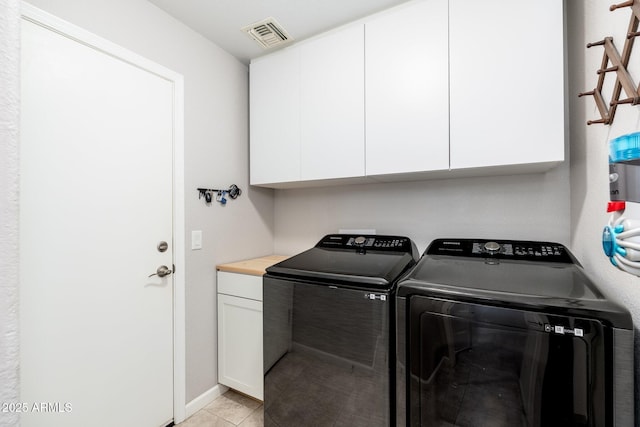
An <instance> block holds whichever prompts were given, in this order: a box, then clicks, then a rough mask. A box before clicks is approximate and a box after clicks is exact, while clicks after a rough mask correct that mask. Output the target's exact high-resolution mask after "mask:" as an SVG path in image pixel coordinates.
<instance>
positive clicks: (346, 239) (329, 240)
mask: <svg viewBox="0 0 640 427" xmlns="http://www.w3.org/2000/svg"><path fill="white" fill-rule="evenodd" d="M316 247H321V248H340V249H366V250H380V251H393V252H408V253H412V252H413V248H414V245H413V242H412V241H411V239H409V238H408V237H403V236H382V235H380V236H378V235H376V236H371V235H367V236H360V235H355V234H329V235H327V236H325V237H324V238H323V239H322V240H321V241H320V242H318V244H317V245H316Z"/></svg>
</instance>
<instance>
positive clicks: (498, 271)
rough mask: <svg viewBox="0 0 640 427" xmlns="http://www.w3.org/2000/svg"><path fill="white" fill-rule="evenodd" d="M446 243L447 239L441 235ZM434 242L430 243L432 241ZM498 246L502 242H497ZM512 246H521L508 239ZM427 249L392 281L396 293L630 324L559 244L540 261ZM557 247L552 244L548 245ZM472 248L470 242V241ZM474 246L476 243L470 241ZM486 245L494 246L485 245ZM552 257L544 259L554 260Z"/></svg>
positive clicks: (504, 254) (628, 315) (625, 312)
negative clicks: (397, 280)
mask: <svg viewBox="0 0 640 427" xmlns="http://www.w3.org/2000/svg"><path fill="white" fill-rule="evenodd" d="M447 241H451V239H447ZM434 243H435V242H434ZM498 243H500V245H501V246H502V247H504V246H505V241H498ZM511 243H512V244H513V247H515V246H518V247H522V245H520V244H519V243H540V244H542V243H543V242H511ZM433 245H434V244H433V243H432V245H431V246H430V247H429V249H427V251H426V252H425V254H424V255H423V257H422V258H421V259H420V261H419V262H418V264H417V265H416V267H415V268H414V269H413V270H412V271H411V272H410V273H409V274H408V275H407V276H406V277H405V278H404V279H403V280H401V281H400V283H399V284H398V286H399V287H398V296H401V297H403V296H404V297H407V296H411V295H426V296H432V297H438V298H446V299H455V300H461V301H482V303H483V304H489V305H499V306H507V307H518V308H524V309H527V310H536V311H551V312H558V313H559V312H562V313H563V314H567V313H570V314H572V315H575V316H587V317H596V318H599V319H603V320H609V321H610V322H611V323H612V324H614V325H616V326H618V327H623V328H631V327H632V322H631V316H630V314H629V313H628V311H627V310H626V309H624V308H623V307H621V306H619V305H617V304H615V303H613V302H612V301H610V300H608V299H607V298H606V297H605V296H604V295H603V294H602V292H601V291H600V290H599V289H598V287H597V286H596V285H595V284H594V283H593V282H592V281H591V280H590V279H589V278H588V277H587V276H586V274H585V273H584V271H583V269H582V268H581V266H580V265H579V264H578V263H577V261H576V262H573V261H572V260H575V258H574V257H573V255H571V254H570V253H569V251H568V250H567V249H566V248H565V247H564V246H562V245H559V246H562V250H561V251H560V252H561V253H562V254H563V255H562V256H561V257H562V258H564V260H562V259H559V258H558V259H548V260H545V259H544V257H542V256H536V255H534V256H533V258H530V257H529V256H528V255H527V256H519V255H517V254H515V253H514V254H508V253H503V254H502V255H501V256H497V255H496V254H491V253H482V254H481V253H475V254H472V255H470V256H465V255H463V253H464V252H463V251H460V252H455V253H452V254H446V255H440V254H439V253H441V251H435V250H433ZM554 245H557V244H554ZM471 247H474V245H471ZM475 247H476V249H477V248H478V245H475ZM489 249H490V250H491V249H495V246H494V245H489ZM555 257H557V256H556V255H553V256H552V257H550V258H555Z"/></svg>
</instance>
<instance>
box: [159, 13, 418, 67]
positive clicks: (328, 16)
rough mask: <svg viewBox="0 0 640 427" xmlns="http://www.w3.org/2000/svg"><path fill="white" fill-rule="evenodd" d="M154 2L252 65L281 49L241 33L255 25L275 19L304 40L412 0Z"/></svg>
mask: <svg viewBox="0 0 640 427" xmlns="http://www.w3.org/2000/svg"><path fill="white" fill-rule="evenodd" d="M149 1H150V2H151V3H153V4H155V5H156V6H158V7H159V8H161V9H163V10H165V11H166V12H167V13H169V14H170V15H173V16H174V17H175V18H177V19H178V20H180V21H182V22H183V23H185V24H186V25H187V26H189V27H191V28H192V29H194V30H195V31H197V32H199V33H200V34H202V35H203V36H205V37H206V38H208V39H209V40H211V41H212V42H214V43H215V44H217V45H218V46H220V47H221V48H222V49H224V50H226V51H227V52H229V53H231V54H232V55H233V56H235V57H236V58H238V59H239V60H240V61H241V62H243V63H245V64H248V63H249V61H250V60H251V59H253V58H257V57H259V56H262V55H265V54H267V53H270V52H271V51H273V50H275V49H277V48H272V49H270V50H265V49H263V48H262V47H260V45H259V44H258V43H257V42H256V41H255V40H253V39H252V38H251V37H250V36H248V35H247V34H246V33H245V32H243V31H242V30H241V28H242V27H245V26H247V25H249V24H253V23H254V22H257V21H261V20H263V19H265V18H269V17H273V18H275V19H276V20H277V21H278V22H279V23H280V25H282V26H283V27H284V29H285V30H286V31H287V32H288V33H289V36H291V37H292V38H293V39H294V40H295V41H300V40H303V39H306V38H309V37H311V36H314V35H316V34H319V33H322V32H324V31H326V30H329V29H331V28H335V27H338V26H340V25H342V24H346V23H348V22H351V21H354V20H356V19H359V18H362V17H365V16H367V15H370V14H372V13H375V12H378V11H380V10H384V9H387V8H389V7H392V6H395V5H397V4H400V3H404V2H406V1H407V0H149ZM295 41H294V43H295Z"/></svg>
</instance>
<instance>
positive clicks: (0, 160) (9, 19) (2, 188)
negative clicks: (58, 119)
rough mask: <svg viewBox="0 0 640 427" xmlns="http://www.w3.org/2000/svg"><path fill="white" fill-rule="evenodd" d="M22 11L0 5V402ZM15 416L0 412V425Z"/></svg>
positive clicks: (10, 383) (12, 365) (10, 292)
mask: <svg viewBox="0 0 640 427" xmlns="http://www.w3.org/2000/svg"><path fill="white" fill-rule="evenodd" d="M19 10H20V6H19V2H18V0H0V227H1V230H2V231H0V402H6V403H9V402H18V401H19V400H20V399H19V390H18V360H19V358H18V346H19V339H18V128H19V107H20V102H19V96H20V85H19V71H18V70H19V67H20V56H19V53H20V50H19V49H20V44H19V36H20V26H19V19H20V14H19ZM17 424H18V414H17V413H11V412H2V411H0V425H3V426H13V425H17Z"/></svg>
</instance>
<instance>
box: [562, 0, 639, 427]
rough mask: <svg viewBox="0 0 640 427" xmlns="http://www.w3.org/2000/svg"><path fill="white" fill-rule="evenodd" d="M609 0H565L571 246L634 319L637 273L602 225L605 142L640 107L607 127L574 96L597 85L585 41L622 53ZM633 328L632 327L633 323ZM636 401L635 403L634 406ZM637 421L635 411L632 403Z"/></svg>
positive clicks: (635, 65) (635, 66)
mask: <svg viewBox="0 0 640 427" xmlns="http://www.w3.org/2000/svg"><path fill="white" fill-rule="evenodd" d="M613 3H619V2H612V1H609V0H584V1H567V2H566V5H567V10H568V36H569V58H568V59H569V65H570V67H569V73H570V76H571V79H570V86H569V93H570V95H569V99H570V102H571V106H570V107H571V121H570V123H571V159H572V161H571V226H572V229H571V235H572V248H573V250H574V252H575V254H576V256H577V257H578V258H579V259H580V260H581V261H582V263H583V265H584V267H585V269H586V270H587V271H588V272H589V273H590V274H591V276H592V277H594V278H595V279H596V281H597V282H598V283H600V284H601V285H602V287H603V288H604V289H605V291H607V293H608V294H609V295H611V296H612V297H613V298H614V299H617V300H618V301H620V302H622V303H623V305H625V306H627V307H628V308H629V309H630V310H631V313H632V315H633V318H634V324H635V325H637V324H638V323H639V322H640V278H638V277H635V276H632V275H630V274H627V273H623V272H621V271H619V270H618V269H617V268H615V267H614V266H613V265H612V264H611V263H610V262H609V260H608V259H607V257H606V256H605V255H604V253H603V251H602V244H601V242H602V229H603V227H604V226H605V225H606V224H607V222H608V220H609V215H610V214H607V213H606V206H607V202H608V201H609V170H608V142H609V141H610V140H611V139H613V138H615V137H617V136H620V135H623V134H626V133H630V132H636V131H638V130H640V107H638V106H631V105H622V106H619V108H618V110H617V113H616V116H615V118H614V122H613V124H612V125H611V126H605V125H598V124H596V125H591V126H587V125H586V122H587V120H590V119H597V118H599V114H598V110H597V108H596V106H595V102H594V100H593V98H592V97H585V98H578V97H577V94H578V93H580V92H585V91H589V90H591V89H593V88H594V87H596V83H597V78H598V76H597V74H596V70H598V69H599V68H600V63H601V61H602V54H603V48H602V47H592V48H590V49H586V44H587V43H589V42H595V41H599V40H602V39H603V38H604V37H606V36H613V38H614V44H615V45H616V46H617V48H618V50H619V51H620V52H622V47H623V45H624V40H625V38H624V36H625V33H626V31H627V27H628V25H629V18H630V16H631V11H630V9H629V8H624V9H619V10H616V11H614V12H610V11H609V6H610V5H611V4H613ZM639 58H640V45H639V44H638V41H637V40H636V43H635V47H634V51H633V52H632V57H631V61H630V65H629V72H630V74H631V76H632V78H633V80H634V81H635V82H636V84H637V82H638V81H640V60H639ZM614 81H615V75H613V74H612V75H609V76H607V78H606V79H605V88H606V90H605V93H603V96H604V99H605V101H606V102H607V103H608V102H609V100H610V99H611V86H612V85H613V83H614ZM636 330H637V327H636ZM635 340H636V351H635V355H636V356H635V357H636V401H637V399H638V398H637V396H638V390H639V385H640V382H639V379H640V369H639V368H638V364H639V362H640V336H639V335H638V333H637V332H636V334H635ZM636 406H637V405H636ZM636 420H640V413H639V412H638V408H636Z"/></svg>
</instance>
